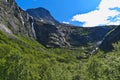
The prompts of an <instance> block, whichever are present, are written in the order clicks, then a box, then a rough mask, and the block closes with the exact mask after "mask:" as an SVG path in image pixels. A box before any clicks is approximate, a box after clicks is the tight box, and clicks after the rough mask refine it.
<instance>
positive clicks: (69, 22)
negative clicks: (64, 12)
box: [62, 21, 70, 24]
mask: <svg viewBox="0 0 120 80" xmlns="http://www.w3.org/2000/svg"><path fill="white" fill-rule="evenodd" d="M62 23H64V24H70V22H66V21H63V22H62Z"/></svg>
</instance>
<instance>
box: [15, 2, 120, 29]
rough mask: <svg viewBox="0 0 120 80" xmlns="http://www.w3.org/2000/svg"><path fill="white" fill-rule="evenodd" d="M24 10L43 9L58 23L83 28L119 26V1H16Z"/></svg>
mask: <svg viewBox="0 0 120 80" xmlns="http://www.w3.org/2000/svg"><path fill="white" fill-rule="evenodd" d="M16 2H17V4H18V5H19V6H20V7H21V8H22V9H24V10H26V9H29V8H37V7H43V8H45V9H47V10H49V11H50V13H51V15H52V16H53V17H54V18H55V19H56V20H58V21H59V22H63V23H67V24H73V25H77V26H83V27H93V26H99V25H118V24H120V0H16Z"/></svg>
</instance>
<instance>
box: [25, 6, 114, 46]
mask: <svg viewBox="0 0 120 80" xmlns="http://www.w3.org/2000/svg"><path fill="white" fill-rule="evenodd" d="M26 12H28V13H29V15H31V16H32V17H33V18H34V19H35V20H34V27H35V32H36V37H37V41H38V42H40V43H41V44H43V45H44V46H46V47H80V46H88V44H93V43H97V42H99V41H101V40H102V39H103V37H104V36H105V34H106V33H107V32H109V31H110V30H111V29H112V28H113V27H114V26H102V27H93V28H83V27H77V26H73V25H70V24H63V23H59V22H58V21H57V20H55V19H54V18H53V17H52V16H51V14H50V12H49V11H48V10H46V9H44V8H41V7H39V8H34V9H28V10H27V11H26ZM98 34H99V35H98Z"/></svg>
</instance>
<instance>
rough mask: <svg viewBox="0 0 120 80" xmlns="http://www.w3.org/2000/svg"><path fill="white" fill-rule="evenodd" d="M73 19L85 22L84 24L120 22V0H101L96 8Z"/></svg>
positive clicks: (95, 24)
mask: <svg viewBox="0 0 120 80" xmlns="http://www.w3.org/2000/svg"><path fill="white" fill-rule="evenodd" d="M72 21H79V22H83V23H84V24H83V26H86V27H91V26H98V25H119V24H120V0H101V2H100V4H99V6H98V7H97V8H96V10H93V11H91V12H88V13H85V14H77V15H75V16H73V18H72Z"/></svg>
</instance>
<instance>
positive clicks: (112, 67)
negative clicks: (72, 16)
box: [0, 31, 120, 80]
mask: <svg viewBox="0 0 120 80" xmlns="http://www.w3.org/2000/svg"><path fill="white" fill-rule="evenodd" d="M113 46H114V50H113V51H112V52H103V51H100V50H99V51H98V53H97V54H94V55H89V56H88V57H87V58H81V59H78V58H77V57H80V56H82V57H86V54H85V53H84V51H85V50H84V49H77V50H72V49H60V48H56V49H55V48H49V49H47V48H45V47H44V46H42V45H40V44H39V43H38V42H36V41H35V40H34V39H28V38H26V37H24V36H23V37H21V36H16V35H14V37H8V36H6V35H5V34H3V32H2V31H0V80H119V79H120V52H119V51H120V42H118V43H115V44H113Z"/></svg>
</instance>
